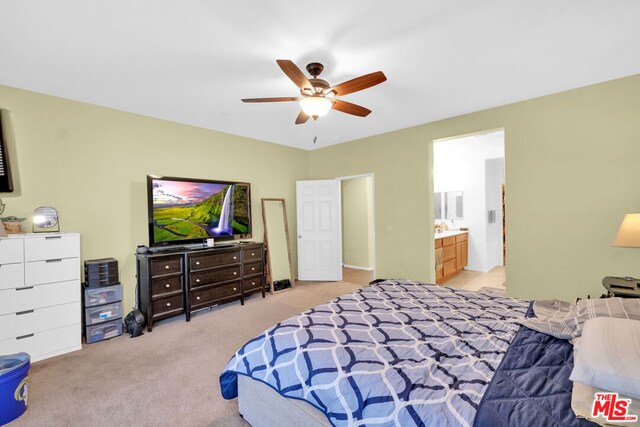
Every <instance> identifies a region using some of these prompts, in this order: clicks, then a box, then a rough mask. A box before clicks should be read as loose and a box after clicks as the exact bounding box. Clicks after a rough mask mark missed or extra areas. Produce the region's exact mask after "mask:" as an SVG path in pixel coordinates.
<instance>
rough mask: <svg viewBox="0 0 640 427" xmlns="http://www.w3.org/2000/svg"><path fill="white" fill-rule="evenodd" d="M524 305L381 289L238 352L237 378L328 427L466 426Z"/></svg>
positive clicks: (229, 382) (409, 288)
mask: <svg viewBox="0 0 640 427" xmlns="http://www.w3.org/2000/svg"><path fill="white" fill-rule="evenodd" d="M528 306H529V303H528V302H526V301H521V300H516V299H512V298H506V297H497V298H496V297H492V296H489V295H486V294H483V293H479V292H469V291H460V290H453V289H449V288H443V287H439V286H436V285H430V284H425V283H419V282H410V281H401V280H398V281H385V282H381V283H378V284H375V285H372V286H369V287H366V288H363V289H360V290H358V291H356V292H354V293H352V294H348V295H344V296H341V297H338V298H336V299H335V300H333V301H331V302H329V303H326V304H322V305H319V306H317V307H315V308H312V309H310V310H307V311H306V312H304V313H301V314H299V315H297V316H294V317H292V318H290V319H288V320H285V321H283V322H280V323H278V324H277V325H275V326H274V327H272V328H271V329H268V330H267V331H265V332H264V333H263V334H262V335H260V336H258V337H256V338H254V339H253V340H251V341H249V342H248V343H247V344H245V345H244V346H243V347H242V348H241V349H240V350H238V352H237V353H236V354H235V356H234V357H233V358H232V359H231V361H230V362H229V363H228V365H227V367H226V368H225V371H224V372H223V374H222V375H221V377H220V384H221V388H222V394H223V396H224V397H225V398H227V399H232V398H235V397H236V396H237V375H247V376H249V377H251V378H254V379H256V380H259V381H262V382H265V383H266V384H268V385H270V386H271V387H272V388H274V389H275V390H276V391H278V392H279V393H280V394H281V395H283V396H286V397H290V398H297V399H302V400H305V401H307V402H308V403H310V404H311V405H313V406H315V407H316V408H318V409H319V410H321V411H322V412H324V413H325V414H326V415H327V417H328V419H329V421H330V422H331V423H332V424H333V425H335V426H346V425H350V426H351V425H354V426H358V425H367V426H386V425H402V426H411V425H432V426H436V425H437V426H446V425H456V426H457V425H471V424H472V423H473V419H474V416H475V413H476V409H477V408H478V404H479V402H480V400H481V399H482V395H483V394H484V391H485V389H486V388H487V385H488V384H489V383H490V382H491V378H492V377H493V374H494V372H495V371H496V369H497V367H498V365H499V364H500V362H501V361H502V358H503V356H504V354H505V352H506V350H507V349H508V347H509V345H510V343H511V341H512V339H513V337H514V335H515V333H516V332H517V330H518V328H519V325H518V324H517V323H516V320H518V319H521V318H523V317H524V315H525V313H526V312H527V308H528Z"/></svg>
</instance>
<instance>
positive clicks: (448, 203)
mask: <svg viewBox="0 0 640 427" xmlns="http://www.w3.org/2000/svg"><path fill="white" fill-rule="evenodd" d="M444 212H445V219H463V217H464V215H463V198H462V191H447V192H446V193H444Z"/></svg>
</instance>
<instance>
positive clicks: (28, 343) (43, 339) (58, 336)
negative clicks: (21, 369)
mask: <svg viewBox="0 0 640 427" xmlns="http://www.w3.org/2000/svg"><path fill="white" fill-rule="evenodd" d="M81 334H82V331H81V329H80V323H77V324H75V325H68V326H63V327H61V328H55V329H50V330H47V331H44V332H35V333H33V334H26V335H22V336H20V339H16V338H9V339H6V340H2V341H0V354H12V353H18V352H21V351H24V352H25V353H29V355H31V361H32V362H34V361H37V360H40V359H43V358H44V357H45V356H47V355H53V354H56V353H62V352H65V351H69V350H72V349H78V350H79V349H80V347H81V345H82V344H81V336H82V335H81Z"/></svg>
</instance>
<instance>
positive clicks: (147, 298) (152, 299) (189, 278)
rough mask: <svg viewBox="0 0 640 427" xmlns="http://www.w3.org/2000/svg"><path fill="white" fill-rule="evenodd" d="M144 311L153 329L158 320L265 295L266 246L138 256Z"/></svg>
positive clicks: (149, 326)
mask: <svg viewBox="0 0 640 427" xmlns="http://www.w3.org/2000/svg"><path fill="white" fill-rule="evenodd" d="M136 259H137V273H138V274H137V277H138V308H139V309H140V311H142V313H143V314H144V315H145V318H146V320H147V330H148V331H149V332H151V331H152V329H153V324H154V323H155V322H156V321H157V320H161V319H165V318H167V317H172V316H176V315H180V314H185V318H186V320H187V321H189V320H190V319H191V313H192V312H193V311H196V310H200V309H202V308H206V307H211V306H214V305H217V304H221V303H224V302H228V301H233V300H237V299H239V300H240V302H241V303H242V304H243V305H244V297H245V295H247V294H250V293H252V292H256V291H261V292H262V297H263V298H264V297H265V291H264V283H265V279H264V245H263V244H262V243H243V244H237V245H234V246H232V247H223V248H207V249H196V250H184V251H175V252H170V253H147V254H137V255H136Z"/></svg>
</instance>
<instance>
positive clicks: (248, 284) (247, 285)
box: [242, 276, 264, 292]
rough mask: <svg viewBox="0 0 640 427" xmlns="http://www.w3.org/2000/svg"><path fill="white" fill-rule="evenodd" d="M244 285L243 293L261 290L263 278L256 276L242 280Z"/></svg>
mask: <svg viewBox="0 0 640 427" xmlns="http://www.w3.org/2000/svg"><path fill="white" fill-rule="evenodd" d="M242 283H243V284H244V291H245V292H250V291H253V290H255V289H262V286H263V283H264V276H256V277H252V278H250V279H244V281H243V282H242Z"/></svg>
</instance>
